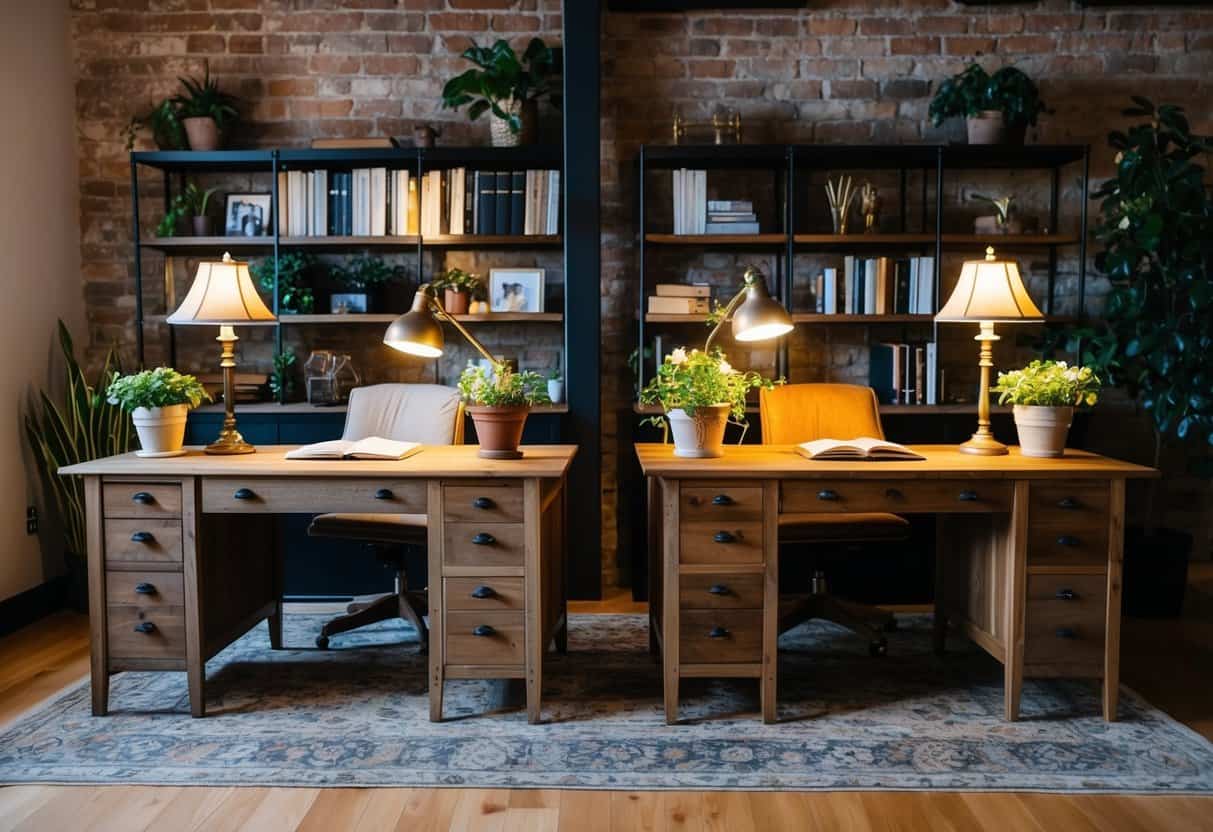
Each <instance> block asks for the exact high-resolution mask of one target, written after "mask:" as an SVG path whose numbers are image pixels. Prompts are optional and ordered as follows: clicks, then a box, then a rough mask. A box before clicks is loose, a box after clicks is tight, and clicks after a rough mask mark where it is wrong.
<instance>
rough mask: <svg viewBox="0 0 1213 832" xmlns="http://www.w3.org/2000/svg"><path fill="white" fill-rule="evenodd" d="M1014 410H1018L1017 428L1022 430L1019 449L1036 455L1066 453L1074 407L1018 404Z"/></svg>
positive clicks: (1025, 453)
mask: <svg viewBox="0 0 1213 832" xmlns="http://www.w3.org/2000/svg"><path fill="white" fill-rule="evenodd" d="M1012 412H1013V413H1014V414H1015V430H1016V432H1017V433H1018V434H1019V451H1020V453H1022V454H1023V455H1024V456H1034V457H1058V456H1063V455H1064V454H1065V452H1066V437H1067V436H1068V435H1069V433H1070V420H1071V419H1073V418H1074V408H1072V407H1044V406H1041V405H1028V404H1017V405H1015V406H1014V407H1013V408H1012Z"/></svg>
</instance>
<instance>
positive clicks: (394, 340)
mask: <svg viewBox="0 0 1213 832" xmlns="http://www.w3.org/2000/svg"><path fill="white" fill-rule="evenodd" d="M383 343H385V344H387V345H388V346H389V347H391V348H392V349H394V350H400V352H404V353H408V354H409V355H416V356H419V357H421V358H437V357H438V356H440V355H442V350H443V347H444V346H445V344H446V339H445V338H444V337H443V334H442V324H440V323H439V322H438V321H437V319H435V317H434V315H433V313H431V312H430V310H429V299H428V297H427V296H426V294H425V293H424V292H417V294H416V295H414V296H413V308H412V309H410V310H409V311H408V312H405V313H404V314H403V315H401V316H400V317H399V318H397V319H396V320H394V321H392V322H391V324H389V325H388V328H387V332H385V333H383Z"/></svg>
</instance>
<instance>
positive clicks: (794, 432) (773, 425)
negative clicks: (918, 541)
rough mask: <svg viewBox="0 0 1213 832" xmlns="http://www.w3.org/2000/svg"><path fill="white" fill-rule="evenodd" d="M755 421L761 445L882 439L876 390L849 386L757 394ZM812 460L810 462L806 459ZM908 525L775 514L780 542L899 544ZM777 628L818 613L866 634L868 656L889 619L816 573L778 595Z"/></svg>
mask: <svg viewBox="0 0 1213 832" xmlns="http://www.w3.org/2000/svg"><path fill="white" fill-rule="evenodd" d="M758 402H759V420H760V424H761V425H762V441H763V444H766V445H795V444H799V443H801V442H811V441H813V440H814V439H827V438H828V439H856V438H858V437H861V436H871V437H875V438H876V439H883V438H884V430H883V429H882V428H881V426H880V410H879V408H878V406H877V402H876V393H875V392H873V390H872V389H871V388H870V387H860V386H858V385H854V384H787V385H782V386H780V387H775V388H773V389H770V390H761V391H760V392H759V399H758ZM806 464H809V463H806ZM909 532H910V524H909V522H908V521H907V520H906V519H905V518H904V517H899V516H897V515H896V514H884V513H863V514H845V515H844V514H827V515H821V514H802V515H783V516H781V517H780V519H779V542H780V543H781V544H782V543H792V544H806V545H808V546H813V547H819V546H821V545H823V544H845V545H849V544H876V543H897V542H902V541H905V540H907V539H908V538H909ZM779 607H780V608H779V630H780V632H783V631H785V630H790V629H791V628H792V627H795V626H796V625H797V624H799V623H801V622H802V621H807V620H808V619H810V618H821V619H825V620H827V621H833V622H834V623H836V624H841V625H842V626H844V627H846V628H847V629H849V630H853V631H855V632H857V633H860V634H863V635H869V636H871V641H870V643H869V649H870V651H871V653H872V654H873V655H884V653H885V651H886V648H887V643H886V641H885V637H884V635H883V632H884V631H885V630H887V629H888V628H890V627H891V626H893V616H892V615H890V614H889V613H886V612H882V611H880V610H878V609H876V608H875V607H870V606H866V605H861V604H855V603H851V602H846V601H842V600H840V599H838V598H836V597H834V596H832V595H830V594H829V589H828V586H827V582H826V578H825V573H824V572H823V571H821V570H814V572H813V578H812V583H811V586H810V588H809V593H808V594H807V595H803V594H802V595H789V596H783V597H781V598H780V605H779Z"/></svg>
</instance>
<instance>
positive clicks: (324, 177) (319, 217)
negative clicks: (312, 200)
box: [316, 170, 329, 237]
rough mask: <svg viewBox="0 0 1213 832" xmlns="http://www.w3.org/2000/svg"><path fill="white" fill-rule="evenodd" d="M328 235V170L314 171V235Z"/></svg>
mask: <svg viewBox="0 0 1213 832" xmlns="http://www.w3.org/2000/svg"><path fill="white" fill-rule="evenodd" d="M328 235H329V172H328V171H327V170H318V171H316V236H318V237H327V236H328Z"/></svg>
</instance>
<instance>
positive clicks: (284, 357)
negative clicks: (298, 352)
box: [270, 347, 296, 402]
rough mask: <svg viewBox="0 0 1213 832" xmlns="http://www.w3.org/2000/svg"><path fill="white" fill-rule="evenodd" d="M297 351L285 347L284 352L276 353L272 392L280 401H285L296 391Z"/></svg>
mask: <svg viewBox="0 0 1213 832" xmlns="http://www.w3.org/2000/svg"><path fill="white" fill-rule="evenodd" d="M295 361H296V359H295V351H294V350H293V349H291V348H290V347H283V349H282V352H276V353H274V359H273V364H274V369H273V372H271V373H270V392H271V393H273V394H274V398H276V399H277V400H278V401H280V402H284V401H286V400H287V399H289V398H290V397H291V395H292V394H293V393H294V392H295V372H294V368H295Z"/></svg>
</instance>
